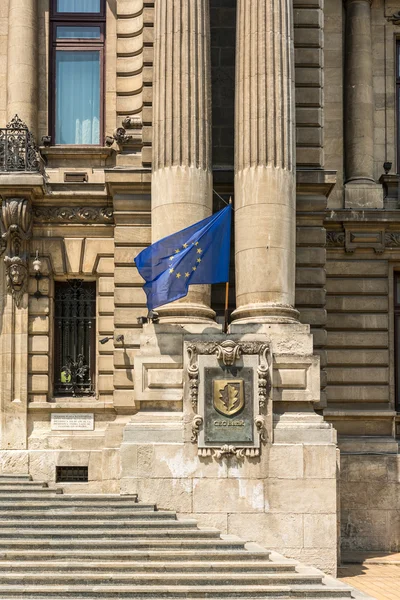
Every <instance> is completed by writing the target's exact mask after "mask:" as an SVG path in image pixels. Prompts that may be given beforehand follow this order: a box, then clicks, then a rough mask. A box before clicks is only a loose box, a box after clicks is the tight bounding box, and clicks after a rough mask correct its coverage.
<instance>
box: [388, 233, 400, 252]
mask: <svg viewBox="0 0 400 600" xmlns="http://www.w3.org/2000/svg"><path fill="white" fill-rule="evenodd" d="M385 245H386V246H387V247H388V248H400V233H399V232H398V231H391V232H388V233H386V234H385Z"/></svg>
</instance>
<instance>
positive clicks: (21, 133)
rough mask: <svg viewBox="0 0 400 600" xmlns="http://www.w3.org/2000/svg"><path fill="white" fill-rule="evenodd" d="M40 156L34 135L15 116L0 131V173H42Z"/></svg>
mask: <svg viewBox="0 0 400 600" xmlns="http://www.w3.org/2000/svg"><path fill="white" fill-rule="evenodd" d="M40 165H41V163H40V155H39V150H38V147H37V146H36V143H35V139H34V137H33V134H32V133H31V132H30V131H29V129H28V127H27V125H26V124H25V123H24V122H23V121H22V120H21V119H20V118H19V117H18V115H15V117H14V118H13V119H12V120H11V121H10V122H9V123H8V125H7V127H5V128H3V129H0V171H4V172H6V171H30V172H38V171H40Z"/></svg>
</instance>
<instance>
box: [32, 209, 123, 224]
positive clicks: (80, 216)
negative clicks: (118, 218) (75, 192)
mask: <svg viewBox="0 0 400 600" xmlns="http://www.w3.org/2000/svg"><path fill="white" fill-rule="evenodd" d="M33 214H34V218H35V221H42V222H47V223H49V222H52V223H113V221H114V213H113V210H112V208H111V207H108V206H78V207H74V206H37V207H35V208H34V211H33Z"/></svg>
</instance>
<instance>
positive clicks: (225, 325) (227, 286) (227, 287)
mask: <svg viewBox="0 0 400 600" xmlns="http://www.w3.org/2000/svg"><path fill="white" fill-rule="evenodd" d="M229 204H232V197H231V198H229ZM228 304H229V274H228V281H227V282H226V284H225V322H224V333H228Z"/></svg>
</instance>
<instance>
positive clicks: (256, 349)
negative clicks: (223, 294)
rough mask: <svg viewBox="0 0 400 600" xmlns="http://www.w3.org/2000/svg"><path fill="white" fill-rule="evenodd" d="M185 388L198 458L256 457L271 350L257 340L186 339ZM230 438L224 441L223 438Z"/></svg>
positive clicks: (262, 439)
mask: <svg viewBox="0 0 400 600" xmlns="http://www.w3.org/2000/svg"><path fill="white" fill-rule="evenodd" d="M186 349H187V353H188V357H189V363H188V366H187V375H188V392H189V398H190V401H191V404H192V409H193V412H194V413H195V414H194V416H193V419H192V437H191V441H192V442H193V443H197V444H198V454H199V456H203V457H207V456H214V457H215V458H217V459H220V458H223V457H226V456H236V458H238V459H243V458H244V457H248V458H254V457H257V456H259V455H260V450H261V444H262V443H266V442H267V440H268V434H267V430H266V426H265V423H266V421H265V416H264V414H263V413H264V412H265V411H266V408H267V403H268V399H269V396H270V393H271V387H272V383H271V382H272V378H271V365H272V360H271V352H270V348H269V346H268V344H266V343H264V342H257V341H248V342H247V341H238V342H237V341H234V340H225V341H223V342H216V341H210V342H203V341H199V342H190V343H188V344H187V346H186ZM225 438H228V439H225Z"/></svg>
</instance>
